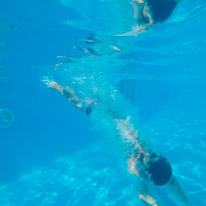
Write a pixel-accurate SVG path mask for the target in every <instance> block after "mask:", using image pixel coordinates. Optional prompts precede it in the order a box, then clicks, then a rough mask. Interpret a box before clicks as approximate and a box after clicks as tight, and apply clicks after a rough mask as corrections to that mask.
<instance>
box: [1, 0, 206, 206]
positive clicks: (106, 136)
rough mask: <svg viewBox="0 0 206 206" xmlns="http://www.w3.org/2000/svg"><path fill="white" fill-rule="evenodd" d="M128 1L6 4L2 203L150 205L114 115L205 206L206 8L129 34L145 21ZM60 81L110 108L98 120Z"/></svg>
mask: <svg viewBox="0 0 206 206" xmlns="http://www.w3.org/2000/svg"><path fill="white" fill-rule="evenodd" d="M128 2H130V1H129V0H128V1H127V0H87V1H80V0H50V1H48V0H47V1H46V0H45V1H43V2H42V1H39V0H36V1H32V0H31V1H24V0H19V1H14V0H13V1H12V0H7V1H5V2H1V3H0V5H1V6H0V205H2V206H38V205H41V206H47V205H48V206H50V205H51V206H53V205H54V206H83V205H84V206H85V205H88V206H90V205H91V206H102V205H105V206H127V205H128V206H134V205H135V206H136V205H143V204H142V202H141V201H140V200H139V198H138V192H137V190H136V187H135V184H134V182H133V180H132V179H131V175H130V174H129V173H128V172H127V168H126V160H125V156H127V153H128V152H129V147H127V145H126V146H125V145H124V144H122V142H120V141H119V140H118V138H117V134H116V133H115V131H116V130H115V128H114V126H113V125H111V124H110V122H111V117H109V116H108V115H107V114H106V113H104V111H105V110H108V109H111V110H112V111H114V112H115V113H116V114H118V115H119V116H120V117H121V116H124V117H125V116H131V122H133V125H134V127H135V128H137V130H138V134H140V135H141V136H142V137H143V138H144V139H145V141H146V142H147V144H149V145H151V147H153V148H155V151H157V152H159V153H161V154H163V155H164V156H166V157H167V159H168V160H169V161H170V162H171V165H172V167H173V171H174V174H175V176H176V178H177V179H178V181H179V182H180V184H181V186H182V188H183V190H184V191H185V193H186V194H187V196H188V197H189V199H190V202H191V204H192V205H194V206H204V205H206V178H205V174H206V166H205V162H206V107H205V105H206V92H205V90H206V81H205V79H206V71H205V57H206V55H205V54H206V39H205V36H206V35H205V34H206V28H205V26H204V25H205V20H206V12H205V11H206V3H205V1H204V0H196V1H192V0H182V1H181V2H179V4H178V6H177V8H176V9H175V10H174V12H173V14H172V15H171V17H170V18H169V19H168V20H167V21H166V22H164V23H163V24H157V25H155V26H154V27H153V28H151V29H149V30H147V31H146V32H143V33H141V34H139V35H137V36H132V37H120V36H117V35H119V34H123V33H126V32H128V31H130V30H131V28H132V26H133V25H134V20H133V16H132V15H131V13H132V12H133V10H132V7H131V4H129V3H128ZM91 33H93V34H95V40H96V41H97V43H94V44H88V43H85V39H86V38H87V37H88V36H91ZM74 47H75V48H74ZM82 48H86V49H87V50H88V51H89V49H90V51H89V52H88V53H85V52H84V51H85V50H84V49H82ZM53 80H55V81H57V82H59V83H60V84H61V85H63V86H66V87H69V88H72V89H74V90H75V92H76V93H77V95H78V96H80V97H81V98H82V99H87V98H90V99H101V102H100V103H99V104H98V106H97V107H96V108H95V112H94V113H92V115H91V116H90V117H87V116H86V115H84V114H83V113H82V112H80V111H79V110H78V109H77V108H75V107H73V106H72V105H71V104H70V103H69V102H68V101H67V100H66V99H65V98H63V97H62V95H60V94H59V93H58V92H56V91H51V90H50V89H48V87H47V85H46V84H45V83H48V81H53ZM155 192H156V193H158V196H159V198H160V199H161V202H162V205H171V206H173V205H175V204H174V203H173V202H172V201H170V200H169V199H168V197H167V195H166V194H165V191H164V190H162V189H161V188H156V189H155Z"/></svg>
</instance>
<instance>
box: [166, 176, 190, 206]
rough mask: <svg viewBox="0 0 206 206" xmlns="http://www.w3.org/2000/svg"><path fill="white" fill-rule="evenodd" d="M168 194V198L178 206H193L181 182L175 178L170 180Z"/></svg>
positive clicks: (167, 188) (167, 187)
mask: <svg viewBox="0 0 206 206" xmlns="http://www.w3.org/2000/svg"><path fill="white" fill-rule="evenodd" d="M165 188H166V191H167V193H168V197H169V198H170V199H172V200H173V201H174V202H175V203H176V205H178V206H191V204H190V202H189V199H188V198H187V196H186V195H185V193H184V192H183V190H182V188H181V186H180V184H179V182H178V181H177V180H176V178H175V177H174V176H172V177H171V178H170V181H169V182H168V184H167V185H166V186H165Z"/></svg>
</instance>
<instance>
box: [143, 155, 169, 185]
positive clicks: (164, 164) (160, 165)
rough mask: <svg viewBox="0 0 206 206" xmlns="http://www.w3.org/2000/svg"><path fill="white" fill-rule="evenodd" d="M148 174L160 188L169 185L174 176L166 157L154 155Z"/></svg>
mask: <svg viewBox="0 0 206 206" xmlns="http://www.w3.org/2000/svg"><path fill="white" fill-rule="evenodd" d="M147 171H148V173H149V174H150V175H151V176H150V180H151V181H152V182H153V183H154V184H155V185H158V186H163V185H165V184H167V183H168V182H169V180H170V178H171V176H172V167H171V165H170V163H169V162H168V161H167V159H166V158H165V157H162V156H161V157H157V155H155V154H154V155H152V158H151V161H150V163H149V168H148V169H147Z"/></svg>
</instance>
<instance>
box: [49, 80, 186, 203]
mask: <svg viewBox="0 0 206 206" xmlns="http://www.w3.org/2000/svg"><path fill="white" fill-rule="evenodd" d="M46 84H47V85H48V87H49V88H50V89H56V90H58V91H59V92H60V93H61V94H62V95H63V96H65V97H66V98H67V99H68V100H69V101H70V102H71V103H72V105H74V106H75V107H77V108H78V109H80V110H81V111H82V112H84V113H85V114H86V115H90V114H91V113H92V112H93V111H94V110H95V105H96V104H98V103H99V102H100V101H99V100H90V101H88V100H87V101H83V102H82V101H81V100H80V99H79V98H77V97H76V94H75V92H74V91H73V90H72V89H69V88H64V87H62V86H61V85H59V84H58V83H57V82H55V81H52V82H46ZM108 112H109V114H111V116H112V119H113V122H111V123H115V124H116V128H117V132H118V133H119V136H120V137H121V140H122V142H123V143H129V144H130V145H132V149H131V151H130V155H129V158H128V159H127V164H128V170H129V172H130V173H131V174H132V175H134V177H136V178H135V179H136V180H137V190H138V193H139V198H140V199H141V200H142V201H143V203H144V204H145V205H148V206H149V205H150V206H160V204H159V202H158V200H157V198H155V197H154V195H153V194H152V193H151V191H150V189H149V185H150V184H153V185H154V186H159V187H164V188H165V190H166V191H167V193H168V196H169V198H170V199H172V200H173V201H174V202H175V203H176V205H178V206H189V205H190V203H189V200H188V198H187V197H186V195H185V194H184V192H183V190H182V188H181V186H180V185H179V183H178V181H177V180H176V178H175V176H174V174H173V172H172V167H171V165H170V163H169V162H168V160H167V159H166V158H165V157H163V156H161V155H157V154H156V153H155V152H153V151H151V150H150V149H149V148H148V147H147V146H146V143H145V142H144V141H143V140H142V139H141V138H140V137H139V136H138V135H137V131H136V130H135V129H134V128H133V125H132V124H131V123H130V117H126V119H122V118H120V117H119V115H118V114H116V112H112V111H111V110H110V109H108Z"/></svg>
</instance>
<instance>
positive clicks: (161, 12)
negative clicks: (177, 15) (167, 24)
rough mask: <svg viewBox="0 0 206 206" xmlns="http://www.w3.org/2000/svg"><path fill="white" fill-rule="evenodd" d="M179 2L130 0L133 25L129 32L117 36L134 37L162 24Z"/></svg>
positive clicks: (169, 0) (171, 0)
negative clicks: (155, 25) (132, 11)
mask: <svg viewBox="0 0 206 206" xmlns="http://www.w3.org/2000/svg"><path fill="white" fill-rule="evenodd" d="M179 1H180V0H132V1H131V5H132V7H133V9H134V15H133V17H134V19H135V20H136V21H137V23H138V25H135V26H134V28H133V29H132V31H131V32H128V33H125V34H122V35H117V36H135V35H137V34H138V33H141V32H143V31H145V30H146V29H148V28H150V27H152V26H153V25H154V24H156V23H163V22H164V21H166V20H167V19H168V18H169V17H170V16H171V14H172V12H173V10H174V9H175V7H176V6H177V3H178V2H179Z"/></svg>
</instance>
